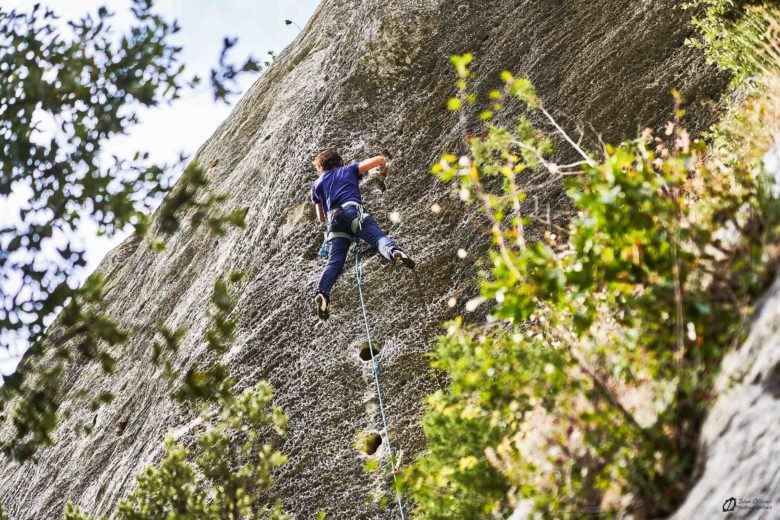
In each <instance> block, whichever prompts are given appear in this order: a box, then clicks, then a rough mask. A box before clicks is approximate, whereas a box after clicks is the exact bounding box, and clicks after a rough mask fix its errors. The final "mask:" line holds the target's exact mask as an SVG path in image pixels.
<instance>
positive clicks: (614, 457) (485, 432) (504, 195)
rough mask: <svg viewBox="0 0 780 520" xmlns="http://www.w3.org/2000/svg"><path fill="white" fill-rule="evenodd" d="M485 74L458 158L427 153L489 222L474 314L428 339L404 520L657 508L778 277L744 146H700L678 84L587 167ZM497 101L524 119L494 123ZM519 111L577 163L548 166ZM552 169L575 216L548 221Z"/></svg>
mask: <svg viewBox="0 0 780 520" xmlns="http://www.w3.org/2000/svg"><path fill="white" fill-rule="evenodd" d="M470 61H471V57H470V56H469V55H466V56H461V57H453V62H454V64H455V67H456V70H457V71H458V75H459V78H458V91H459V93H458V96H457V97H455V98H453V99H452V100H451V101H450V103H449V107H450V109H452V110H457V111H461V113H462V114H463V113H464V112H463V111H464V110H466V108H467V107H469V108H470V107H472V106H473V105H476V102H477V99H476V97H475V96H474V95H473V94H472V93H471V92H470V91H469V84H470V83H469V82H470V79H471V74H470V72H469V70H468V65H469V62H470ZM502 79H503V81H504V87H503V89H502V90H495V91H492V92H490V94H489V98H490V106H489V109H488V110H485V111H482V112H481V115H480V119H482V120H483V121H485V122H486V128H485V132H484V133H483V134H482V135H481V136H479V137H474V136H471V137H469V153H468V154H466V155H463V156H461V157H457V156H456V155H454V154H445V155H444V156H443V157H442V159H441V161H440V162H439V163H437V164H436V165H434V166H433V172H434V173H435V174H437V175H439V176H440V177H441V178H442V179H444V180H452V179H456V180H457V181H458V190H459V193H460V197H461V198H462V199H463V200H464V201H467V202H470V203H475V204H477V205H478V206H479V207H480V208H481V209H482V211H483V213H484V214H485V216H486V218H487V220H488V222H489V224H490V229H491V235H492V237H493V239H494V243H495V248H494V249H492V250H491V251H490V252H489V258H490V272H489V273H488V274H485V275H484V279H483V281H482V284H481V285H482V298H481V299H479V300H477V301H475V302H472V305H471V306H470V307H472V308H473V307H474V306H475V305H477V304H479V303H480V302H482V301H491V302H492V303H493V305H494V306H493V307H492V309H491V311H490V319H489V322H488V324H485V325H469V326H467V325H464V323H463V321H462V320H456V321H454V322H452V323H450V324H449V328H448V331H447V334H446V335H445V336H444V337H442V338H441V339H440V341H439V346H438V349H437V351H436V354H435V356H434V359H435V361H434V366H435V367H438V368H440V369H443V370H444V371H446V373H447V375H448V376H449V379H450V384H449V386H448V388H447V389H445V390H443V391H440V392H437V393H436V394H434V395H432V396H431V397H430V398H429V401H428V402H429V405H430V409H429V411H428V412H427V414H426V416H425V419H424V421H423V424H424V427H425V433H426V437H427V439H428V445H429V449H428V451H427V452H426V453H424V454H423V455H422V456H420V457H419V458H418V460H417V461H416V462H415V463H414V465H413V466H411V467H410V468H408V469H407V470H406V472H405V473H404V483H405V487H406V489H407V491H408V492H409V493H411V495H412V497H413V498H414V499H415V501H416V502H417V514H418V516H419V517H420V518H452V517H457V518H476V517H485V516H489V515H495V516H497V517H498V516H505V515H507V514H509V513H510V512H511V511H512V510H513V509H514V508H515V507H516V506H517V505H518V504H519V503H520V501H524V500H525V501H530V502H532V504H533V507H534V508H535V509H536V510H537V511H539V512H540V513H542V514H543V516H544V517H578V516H582V515H583V514H584V513H587V512H600V513H607V514H617V513H630V514H633V515H635V516H636V517H638V518H644V517H657V516H661V515H664V514H668V513H670V512H672V511H673V510H674V508H675V507H676V506H677V505H678V504H679V503H680V501H681V500H682V499H683V498H684V496H685V493H686V492H687V490H688V488H689V486H690V484H691V479H692V477H693V467H694V461H695V457H696V449H697V442H698V434H699V430H700V426H701V422H702V420H703V417H704V414H705V412H706V410H707V408H708V406H709V403H710V402H711V400H712V397H713V396H712V386H713V378H714V376H715V375H716V373H717V370H718V367H719V364H720V361H721V359H722V357H723V354H724V352H725V351H726V350H727V349H728V348H730V347H731V346H732V345H734V344H735V342H737V341H739V339H740V338H741V332H742V325H743V324H744V322H745V320H746V318H747V317H748V316H749V314H750V312H751V307H750V305H751V302H753V301H754V300H755V298H756V297H757V296H758V295H759V294H760V293H761V291H762V290H763V289H764V288H765V287H766V285H767V282H768V280H769V279H770V276H772V274H773V273H774V271H775V267H776V265H777V261H778V251H777V249H776V248H775V247H772V246H771V245H770V244H773V243H775V242H776V240H777V235H778V230H777V227H776V220H774V219H773V218H772V217H771V215H773V210H772V208H773V207H774V206H776V203H775V202H774V201H773V200H771V199H770V198H767V197H764V196H763V194H764V191H763V190H762V182H763V180H762V178H761V176H760V175H756V174H755V173H754V172H755V171H756V166H757V164H758V163H757V161H756V160H755V155H751V156H746V157H743V158H740V157H737V156H733V155H730V156H728V157H727V158H724V157H716V156H713V155H712V150H711V149H710V148H709V147H708V146H707V145H706V144H705V143H704V142H702V141H698V140H692V139H691V138H690V136H689V135H688V133H687V132H686V131H685V129H684V128H683V127H682V126H681V123H680V119H681V118H682V116H683V115H684V111H683V110H682V108H681V106H680V105H681V100H680V97H679V95H678V94H676V93H675V105H676V106H675V113H674V118H673V120H672V121H671V122H670V123H669V124H668V125H667V127H666V129H665V131H664V132H663V135H661V136H657V135H655V133H654V132H653V131H651V130H647V131H645V132H644V133H643V135H642V136H641V137H639V138H638V139H635V140H632V141H628V142H625V143H623V144H621V145H619V146H617V147H612V146H608V145H607V146H605V147H604V150H603V151H602V154H603V157H602V158H601V159H599V160H596V159H595V158H594V157H593V156H591V155H590V154H588V153H587V152H586V151H584V150H582V149H581V148H580V147H579V146H578V144H577V143H576V142H575V141H574V140H573V139H571V138H570V137H569V136H568V135H566V134H565V132H564V131H563V130H562V129H561V127H560V126H559V125H557V123H556V122H555V120H554V119H553V117H552V116H551V115H550V113H549V112H548V111H547V110H546V109H545V107H544V106H543V104H542V102H541V100H540V99H538V98H537V96H536V94H535V92H534V89H533V86H532V85H531V84H530V82H529V81H528V80H527V79H524V78H515V77H513V76H512V75H511V74H510V73H508V72H504V73H503V74H502ZM512 99H517V100H520V101H521V102H522V103H524V105H525V106H526V109H527V113H528V117H521V118H520V119H519V120H518V121H517V123H516V124H514V125H512V126H507V125H504V124H498V123H496V122H495V121H497V116H498V114H499V113H500V112H501V110H503V109H504V107H505V105H506V104H507V103H509V102H510V101H511V100H512ZM531 119H536V120H541V121H546V122H547V123H548V124H549V125H550V127H551V128H552V129H553V131H554V132H555V133H557V134H558V137H559V138H560V139H561V140H563V141H564V142H567V143H568V144H569V146H570V147H571V148H572V151H573V152H574V153H576V154H577V155H578V156H579V159H578V160H577V161H575V162H573V163H571V164H567V165H561V164H556V163H555V162H554V161H553V160H552V159H550V152H551V145H550V140H549V138H548V137H547V136H546V135H545V134H544V133H543V132H541V131H540V130H539V129H538V128H536V127H535V126H533V125H532V124H531V123H530V122H529V121H530V120H531ZM730 137H731V138H733V137H734V136H730ZM728 139H729V137H728V132H726V131H725V130H722V131H720V132H717V133H716V134H715V135H714V136H713V140H714V141H715V142H721V143H723V142H727V141H728ZM726 148H727V147H721V151H723V150H725V149H726ZM732 148H733V147H732ZM560 182H563V183H564V185H565V187H566V191H567V194H568V195H569V197H570V198H571V201H572V203H573V206H574V210H575V215H574V217H573V218H572V219H571V221H570V222H569V224H568V225H567V226H566V227H565V228H559V227H558V226H557V225H556V224H555V223H554V222H553V221H552V220H551V219H550V217H549V215H548V214H547V213H545V211H544V210H543V209H541V208H538V207H537V206H536V205H535V204H533V203H532V199H533V195H534V192H536V191H538V190H540V189H545V188H546V187H548V186H551V185H552V184H554V183H560ZM529 229H533V230H534V232H535V233H539V234H540V235H541V236H542V237H543V238H542V239H541V240H539V241H536V242H531V241H529V240H527V239H526V235H527V234H528V230H529ZM507 490H508V491H507Z"/></svg>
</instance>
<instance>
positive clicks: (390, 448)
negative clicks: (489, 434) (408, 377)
mask: <svg viewBox="0 0 780 520" xmlns="http://www.w3.org/2000/svg"><path fill="white" fill-rule="evenodd" d="M355 283H356V285H357V288H358V294H360V308H361V309H362V310H363V323H364V324H365V326H366V337H367V338H368V351H369V352H370V353H371V368H372V371H373V373H374V384H376V396H377V398H378V400H379V413H380V415H381V416H382V425H383V426H384V429H385V438H386V439H387V449H388V451H390V471H391V472H392V473H393V484H394V487H395V500H396V502H398V510H399V511H400V512H401V520H406V516H405V515H404V505H403V502H402V501H401V494H400V493H399V492H398V481H397V479H396V471H397V468H396V464H397V463H398V462H396V460H395V452H394V451H393V445H392V444H391V443H390V432H389V430H388V426H387V416H386V415H385V405H384V403H383V402H382V386H381V385H380V384H379V363H378V362H377V360H376V358H375V357H374V345H373V343H372V342H371V330H370V329H369V328H368V313H367V312H366V301H365V299H364V298H363V277H362V274H361V272H360V239H359V238H355Z"/></svg>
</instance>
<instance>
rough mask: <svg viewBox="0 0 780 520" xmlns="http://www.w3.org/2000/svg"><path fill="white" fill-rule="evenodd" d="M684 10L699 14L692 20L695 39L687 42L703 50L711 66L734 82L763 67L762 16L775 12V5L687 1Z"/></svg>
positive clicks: (754, 0)
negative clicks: (720, 69) (721, 71)
mask: <svg viewBox="0 0 780 520" xmlns="http://www.w3.org/2000/svg"><path fill="white" fill-rule="evenodd" d="M685 7H686V8H689V9H695V10H696V11H697V13H699V14H698V16H695V17H694V19H693V25H694V26H695V27H696V28H697V29H698V31H699V36H698V37H697V38H693V39H690V40H689V41H688V42H687V43H688V44H689V45H692V46H694V47H697V48H700V49H702V50H704V52H705V53H706V55H707V58H708V59H709V61H710V62H711V63H716V64H717V65H718V66H719V67H721V68H723V69H726V70H729V71H731V72H732V73H734V75H735V81H740V80H743V79H746V78H749V77H752V76H755V75H756V74H757V73H758V72H759V71H760V70H761V69H762V67H763V66H764V65H766V63H765V62H764V61H763V59H762V57H761V55H760V49H761V48H762V47H763V44H764V36H765V34H766V32H767V29H768V26H767V23H766V21H767V20H766V17H765V14H766V12H767V10H774V11H775V12H776V9H777V6H776V2H774V1H772V0H691V1H690V2H688V3H686V4H685Z"/></svg>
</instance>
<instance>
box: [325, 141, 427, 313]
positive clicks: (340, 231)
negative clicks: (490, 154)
mask: <svg viewBox="0 0 780 520" xmlns="http://www.w3.org/2000/svg"><path fill="white" fill-rule="evenodd" d="M313 164H314V167H315V168H316V169H317V174H318V175H319V178H318V179H317V180H316V181H314V183H313V184H312V186H311V199H312V202H314V204H315V205H316V208H317V220H319V221H320V222H326V220H327V226H328V234H327V237H326V239H327V240H328V244H329V246H330V248H329V249H330V250H329V254H328V265H326V266H325V270H324V271H323V273H322V276H321V277H320V282H319V286H318V287H317V294H316V296H315V297H314V307H315V308H316V310H317V316H318V317H319V318H320V319H321V320H325V319H328V317H329V316H330V311H329V307H330V291H331V288H332V287H333V284H334V283H336V280H337V279H338V277H339V276H340V275H341V272H342V271H343V270H344V262H345V261H346V259H347V252H348V251H349V247H350V245H351V244H352V242H353V241H354V240H355V237H358V238H360V239H362V240H365V241H366V242H368V244H369V245H370V246H371V247H373V248H374V249H376V250H377V251H379V253H380V254H381V255H382V256H383V257H385V258H386V259H387V260H389V261H391V262H401V263H402V264H403V265H404V266H405V267H407V268H409V269H414V261H413V260H412V259H411V258H409V256H408V255H407V254H406V253H405V252H404V251H403V250H401V248H400V247H399V246H398V244H397V243H396V242H395V240H393V239H392V238H390V237H388V236H387V235H385V234H384V232H383V231H382V229H380V227H379V225H378V224H377V223H376V221H375V220H374V219H373V218H372V217H371V215H369V214H368V213H364V211H363V199H362V198H361V197H360V186H359V182H360V178H361V177H362V176H363V174H365V173H366V172H367V171H369V170H372V169H373V168H377V167H378V168H379V169H380V171H382V172H385V171H387V160H386V159H385V158H384V157H382V156H381V155H380V156H377V157H373V158H371V159H366V160H365V161H361V162H359V163H352V164H350V165H348V166H344V161H343V160H342V159H341V156H340V155H339V154H338V152H337V151H335V150H325V151H324V152H321V153H319V154H318V155H317V157H315V158H314V162H313Z"/></svg>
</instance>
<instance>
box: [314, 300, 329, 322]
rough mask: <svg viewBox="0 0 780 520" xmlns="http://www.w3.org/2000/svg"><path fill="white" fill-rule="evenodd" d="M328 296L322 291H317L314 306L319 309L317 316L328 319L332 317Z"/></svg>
mask: <svg viewBox="0 0 780 520" xmlns="http://www.w3.org/2000/svg"><path fill="white" fill-rule="evenodd" d="M329 303H330V302H328V297H327V296H325V295H324V294H322V293H317V296H315V297H314V308H315V309H316V310H317V317H318V318H319V319H321V320H327V319H328V318H329V317H330V311H329V310H328V304H329Z"/></svg>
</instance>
